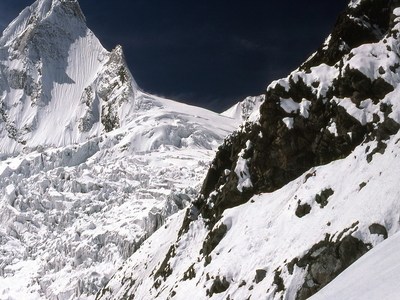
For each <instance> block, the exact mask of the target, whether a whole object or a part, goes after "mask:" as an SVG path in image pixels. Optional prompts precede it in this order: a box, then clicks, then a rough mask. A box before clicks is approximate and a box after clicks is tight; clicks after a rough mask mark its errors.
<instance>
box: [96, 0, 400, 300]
mask: <svg viewBox="0 0 400 300" xmlns="http://www.w3.org/2000/svg"><path fill="white" fill-rule="evenodd" d="M399 5H400V4H399V3H398V2H397V1H380V0H361V1H351V2H350V4H349V5H348V7H347V8H346V9H345V11H344V12H343V13H342V14H341V15H340V17H339V19H338V22H337V23H336V24H335V27H334V29H333V32H332V34H331V35H330V37H328V39H327V40H326V41H325V43H324V44H323V45H322V46H321V48H320V49H319V50H318V52H317V53H316V54H314V55H313V56H312V57H311V58H310V59H309V60H308V61H306V62H305V63H304V64H303V65H302V66H300V67H299V68H298V69H296V70H295V71H293V72H292V73H291V74H290V75H289V76H288V77H286V78H283V79H280V80H277V81H274V82H272V83H271V84H270V85H269V86H268V87H267V90H266V94H265V100H264V101H263V103H262V104H261V106H260V109H259V114H258V115H257V114H255V115H254V116H253V117H252V118H250V119H249V121H247V122H246V123H244V124H242V125H241V127H240V129H239V130H237V131H235V132H234V133H232V134H231V135H229V136H228V137H227V138H226V139H225V141H224V143H223V145H222V146H220V147H219V150H218V152H217V154H216V157H215V158H214V160H213V163H212V166H211V168H210V169H209V171H208V174H207V177H206V179H205V181H204V183H203V186H202V189H201V193H200V196H199V197H198V198H197V200H196V201H195V202H194V203H193V204H192V206H191V207H190V209H188V210H187V212H186V214H183V213H181V214H180V216H179V219H176V220H175V221H174V222H171V223H170V226H169V227H168V228H162V229H160V231H159V232H157V233H156V234H155V235H154V236H153V237H151V238H150V239H149V240H148V241H147V242H146V243H144V244H143V246H142V247H141V249H140V250H139V251H138V252H136V253H135V254H134V255H133V256H132V257H131V258H130V259H129V260H128V262H127V263H126V265H125V266H124V267H123V268H122V270H121V271H119V272H117V273H116V274H115V275H114V277H113V278H112V279H111V280H110V282H109V283H108V284H107V286H106V287H105V288H104V289H103V290H102V291H101V292H100V293H99V294H98V295H97V299H102V300H104V299H121V298H124V297H126V298H128V297H135V299H136V298H139V299H140V298H143V297H145V295H147V298H149V299H188V298H194V299H208V298H209V299H298V300H299V299H306V298H308V297H310V296H311V295H313V294H316V293H317V295H318V291H319V290H320V289H321V288H322V287H324V286H326V285H327V284H329V282H330V281H331V280H333V278H334V277H336V276H337V275H338V274H340V273H341V272H342V271H343V270H345V269H346V268H347V267H348V266H349V265H351V264H352V263H353V262H354V261H356V260H357V259H358V258H359V257H361V256H362V255H363V254H365V253H366V252H367V251H369V249H371V248H372V247H375V246H376V245H377V244H379V243H380V242H381V241H383V240H384V239H386V238H387V237H390V236H392V235H394V234H395V233H396V232H398V231H399V229H400V228H399V223H398V212H399V208H400V207H399V204H398V200H397V199H398V195H399V189H398V184H397V183H396V182H397V181H398V180H399V179H400V178H399V172H398V165H399V160H398V155H399V154H400V152H399V150H398V142H399V137H400V136H399V129H400V125H399V123H400V117H399V116H400V106H399V101H398V99H399V92H400V86H399V82H400V77H399V66H400V59H399V57H400V52H399V49H400V47H399V43H400V36H399V32H400V7H398V6H399ZM353 32H357V34H356V35H354V36H351V35H350V34H349V33H353ZM177 218H178V217H177ZM164 236H165V237H168V238H165V239H164V238H163V237H164ZM171 238H172V239H173V240H172V241H171V240H170V239H171ZM155 244H158V245H160V247H155ZM232 262H235V263H232ZM143 266H145V267H144V269H143ZM383 299H384V298H383Z"/></svg>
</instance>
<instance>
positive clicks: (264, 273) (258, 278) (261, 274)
mask: <svg viewBox="0 0 400 300" xmlns="http://www.w3.org/2000/svg"><path fill="white" fill-rule="evenodd" d="M265 276H267V271H265V270H263V269H259V270H256V277H255V278H254V281H255V282H256V283H259V282H261V281H263V279H264V278H265Z"/></svg>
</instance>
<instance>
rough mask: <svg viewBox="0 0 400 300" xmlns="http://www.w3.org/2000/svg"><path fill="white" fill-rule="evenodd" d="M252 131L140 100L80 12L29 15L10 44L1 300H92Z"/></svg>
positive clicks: (4, 74)
mask: <svg viewBox="0 0 400 300" xmlns="http://www.w3.org/2000/svg"><path fill="white" fill-rule="evenodd" d="M241 122H242V120H235V119H233V118H229V117H225V116H222V115H220V114H217V113H214V112H211V111H208V110H205V109H202V108H198V107H193V106H189V105H185V104H182V103H178V102H175V101H172V100H168V99H163V98H160V97H156V96H153V95H150V94H147V93H145V92H143V91H141V90H140V89H139V88H138V87H137V85H136V83H135V81H134V79H133V78H132V75H131V73H130V71H129V69H128V67H127V65H126V62H125V58H124V55H123V51H122V48H121V47H120V46H116V47H115V49H113V50H112V51H107V50H105V49H104V48H103V46H102V45H101V43H100V42H99V40H98V39H97V38H96V37H95V35H94V34H93V33H92V32H91V31H90V30H89V29H88V28H87V26H86V24H85V17H84V15H83V13H82V11H81V9H80V7H79V4H78V2H77V1H61V0H52V1H51V0H38V1H36V2H35V3H34V4H33V5H31V6H30V7H28V8H26V9H25V10H24V11H23V12H22V13H21V14H20V15H19V16H18V17H17V18H16V19H15V20H14V21H13V22H12V23H11V24H10V25H9V26H8V27H7V29H6V30H5V31H4V33H3V36H2V37H1V38H0V155H1V161H0V195H1V196H0V298H1V299H3V298H4V299H51V300H53V299H57V300H61V299H62V300H68V299H69V300H72V299H93V298H94V295H95V294H96V293H97V292H98V291H99V290H100V289H101V288H102V287H103V286H104V285H105V284H106V283H107V282H108V280H109V279H110V277H111V276H112V275H113V274H114V273H115V272H116V271H117V269H118V268H119V267H120V266H121V265H122V263H123V262H124V261H125V260H126V259H127V258H128V257H130V256H131V255H132V254H133V253H134V252H135V251H136V250H137V249H138V247H139V246H140V244H141V243H142V242H143V241H144V240H145V239H146V238H147V237H149V236H150V235H151V234H152V233H153V232H154V231H155V230H157V229H158V228H159V227H160V226H162V225H163V224H164V223H165V222H166V220H167V219H168V218H169V217H170V216H171V215H172V214H174V213H176V212H177V211H179V210H180V209H183V208H185V207H187V205H188V204H189V203H190V202H191V201H193V200H194V199H195V197H196V194H197V193H198V192H199V190H200V182H201V181H202V180H203V179H204V177H205V173H206V171H207V169H208V167H209V163H210V161H211V160H212V157H213V156H214V154H215V151H216V149H217V147H218V146H219V145H220V144H221V143H222V141H223V139H224V138H225V137H226V135H227V134H229V133H230V132H232V131H233V130H234V129H235V128H236V127H237V126H238V124H240V123H241Z"/></svg>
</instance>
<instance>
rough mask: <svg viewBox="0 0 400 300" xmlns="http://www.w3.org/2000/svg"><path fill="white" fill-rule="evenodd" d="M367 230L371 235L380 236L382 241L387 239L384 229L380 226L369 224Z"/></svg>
mask: <svg viewBox="0 0 400 300" xmlns="http://www.w3.org/2000/svg"><path fill="white" fill-rule="evenodd" d="M368 229H369V232H370V233H371V234H379V235H382V236H383V238H384V239H387V237H388V233H387V230H386V227H385V226H383V225H381V224H377V223H374V224H371V225H370V226H369V227H368Z"/></svg>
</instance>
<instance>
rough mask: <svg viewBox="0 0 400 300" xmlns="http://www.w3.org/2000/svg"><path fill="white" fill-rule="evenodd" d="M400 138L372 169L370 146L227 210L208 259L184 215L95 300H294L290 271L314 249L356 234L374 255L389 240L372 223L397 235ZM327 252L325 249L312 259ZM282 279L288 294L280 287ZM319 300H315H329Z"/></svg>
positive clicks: (297, 272) (195, 226) (201, 235)
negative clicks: (324, 199) (323, 200)
mask: <svg viewBox="0 0 400 300" xmlns="http://www.w3.org/2000/svg"><path fill="white" fill-rule="evenodd" d="M399 138H400V134H397V135H396V136H393V137H392V138H391V139H390V141H388V147H387V149H386V151H385V154H384V155H382V154H375V155H374V158H373V160H372V162H371V163H368V162H367V159H366V157H367V155H368V151H366V150H367V149H368V147H369V148H371V146H372V147H373V142H371V143H366V144H364V145H362V146H360V147H358V148H357V149H356V150H355V151H354V152H353V154H352V155H351V156H349V157H347V158H345V159H343V160H338V161H335V162H333V163H331V164H329V165H326V166H322V167H316V168H313V169H312V170H310V171H308V172H307V173H305V174H303V175H302V176H300V177H299V178H298V179H296V180H294V181H292V182H290V183H289V184H288V185H286V186H285V187H283V188H282V189H280V190H278V191H276V192H274V193H270V194H262V195H257V196H254V197H253V198H252V199H251V200H250V201H249V202H247V203H246V204H243V205H241V206H238V207H235V208H232V209H228V210H226V211H225V212H224V214H223V217H222V219H221V220H220V221H219V223H217V225H216V226H215V227H216V228H218V227H220V226H221V225H222V224H225V226H226V227H227V229H226V233H225V234H224V235H223V237H222V239H221V241H220V242H219V243H218V245H217V246H216V247H215V248H214V249H213V251H212V252H211V253H210V254H209V256H207V257H205V256H204V255H203V254H202V252H203V251H204V241H205V240H206V237H207V235H208V234H209V232H208V230H207V229H206V224H205V221H206V220H204V219H202V218H199V219H198V220H196V221H193V222H192V223H191V224H190V227H189V230H188V232H187V233H186V234H184V235H182V236H180V237H178V232H179V230H180V227H181V225H182V222H183V220H184V213H183V212H182V213H180V215H179V219H178V220H176V221H173V222H171V223H168V224H167V225H168V226H165V227H163V228H161V229H160V230H159V231H157V232H156V233H155V234H154V235H153V236H152V237H150V239H149V240H148V241H146V242H145V243H144V244H143V245H142V247H141V248H140V249H139V251H138V252H136V253H135V254H133V256H132V257H131V258H130V259H129V260H128V261H127V263H126V264H125V266H124V268H123V269H122V270H121V271H119V272H118V273H117V274H116V275H115V276H114V277H113V278H112V279H111V281H110V282H109V283H108V284H107V288H106V289H105V290H104V292H103V294H104V295H103V296H101V297H100V296H99V297H98V299H121V297H122V295H124V294H125V295H135V297H138V298H139V299H141V298H143V299H144V298H145V297H146V295H147V297H148V298H147V299H170V298H172V295H174V296H173V299H187V298H193V299H208V298H209V299H227V297H229V299H248V298H249V297H250V299H281V297H284V299H295V298H296V293H297V291H298V289H299V287H300V286H301V285H302V284H303V283H304V279H305V276H306V272H305V269H303V268H301V267H298V266H297V265H295V264H294V266H292V269H291V267H290V264H289V263H290V262H291V261H292V260H293V259H295V258H299V259H301V258H302V257H303V256H305V255H306V254H307V253H308V252H309V250H310V249H311V248H312V247H313V246H314V245H315V244H318V243H320V242H321V241H325V240H328V241H329V242H333V243H335V242H337V241H340V240H341V239H342V238H343V236H347V235H351V236H353V237H356V238H358V239H360V240H361V241H362V242H363V243H365V244H368V248H369V247H372V246H376V245H377V244H379V243H380V242H382V241H383V240H384V237H383V235H382V234H376V233H374V234H372V233H371V231H370V229H369V227H370V226H371V224H381V225H382V226H384V227H385V228H386V230H387V234H388V236H392V235H394V234H395V233H396V232H398V231H399V222H398V219H399V213H398V212H399V209H400V207H399V202H398V197H399V195H400V192H399V189H398V185H397V182H398V181H399V180H400V172H399V167H400V165H399V163H400V162H399V159H398V156H399V155H400V152H399V148H398V144H397V143H398V140H399ZM337 174H344V175H343V176H338V175H337ZM364 184H365V185H364ZM328 188H329V189H332V190H333V194H332V195H331V196H330V197H329V198H328V204H327V205H325V206H324V207H321V205H320V204H319V203H317V202H316V195H318V194H321V192H322V191H324V190H325V189H328ZM304 204H308V205H309V206H310V213H309V214H307V215H305V216H304V217H302V218H299V217H298V216H296V210H297V207H298V206H299V205H304ZM175 218H178V216H177V217H175ZM159 245H162V246H159ZM369 245H370V246H369ZM170 247H173V249H174V251H173V252H174V255H171V259H170V260H169V266H170V269H171V271H170V272H171V274H170V275H169V276H168V277H165V278H163V276H162V275H161V276H157V271H158V270H159V269H160V268H162V262H163V259H164V258H165V257H166V256H167V252H168V251H169V249H170ZM325 249H327V246H326V245H321V247H320V248H318V249H314V251H313V253H311V257H315V258H316V257H318V255H319V254H321V253H322V252H323V251H324V250H325ZM393 255H394V256H395V257H397V256H396V254H393ZM207 261H210V263H207ZM360 264H361V262H360ZM257 274H264V275H263V276H265V277H264V278H262V277H263V276H261V275H257ZM276 274H279V275H278V276H277V275H276ZM279 277H280V278H281V279H282V283H283V285H284V286H285V290H279V287H278V285H277V284H276V283H277V282H278V281H279V280H277V278H279ZM217 278H219V279H220V281H222V282H224V281H225V282H226V289H224V288H222V289H220V290H218V289H215V286H216V284H215V282H216V281H217ZM345 278H346V277H345ZM121 282H123V284H121ZM307 284H309V285H312V284H314V283H313V282H312V281H311V282H308V283H307ZM213 286H214V293H213V294H212V296H210V294H211V291H212V290H213ZM337 287H338V285H335V286H334V287H333V291H336V289H335V288H337ZM349 289H351V287H350V286H349ZM394 289H395V288H394ZM221 290H222V291H221ZM317 295H318V294H317ZM322 295H323V296H321V297H320V298H316V299H329V298H324V295H325V294H322ZM334 295H336V296H337V295H338V294H334ZM339 298H340V297H339ZM332 299H338V298H337V297H336V298H335V296H333V298H332ZM346 299H347V298H346ZM358 299H359V298H358ZM371 299H378V298H371ZM379 299H381V298H380V297H379ZM382 299H383V298H382ZM387 299H389V298H387Z"/></svg>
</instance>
